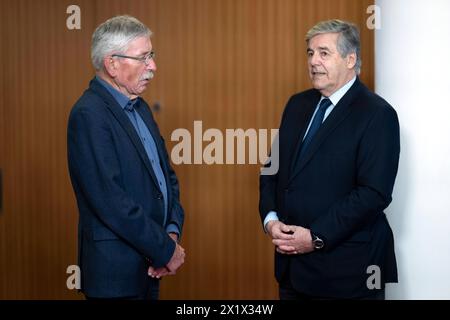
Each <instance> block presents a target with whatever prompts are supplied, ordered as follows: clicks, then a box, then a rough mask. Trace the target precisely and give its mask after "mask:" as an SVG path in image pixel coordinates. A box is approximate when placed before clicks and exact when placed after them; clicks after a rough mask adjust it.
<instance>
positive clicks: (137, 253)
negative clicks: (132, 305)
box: [67, 78, 184, 297]
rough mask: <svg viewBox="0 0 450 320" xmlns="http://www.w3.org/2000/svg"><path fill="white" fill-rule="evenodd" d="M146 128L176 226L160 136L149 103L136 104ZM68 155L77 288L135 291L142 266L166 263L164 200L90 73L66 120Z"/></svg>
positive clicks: (124, 121)
mask: <svg viewBox="0 0 450 320" xmlns="http://www.w3.org/2000/svg"><path fill="white" fill-rule="evenodd" d="M137 111H138V112H139V114H140V116H141V117H142V119H143V120H144V122H145V124H146V125H147V127H148V129H149V131H150V132H151V134H152V136H153V138H154V140H155V143H156V146H157V149H158V154H159V158H160V162H161V167H162V169H163V172H164V175H165V179H166V181H167V189H168V213H167V214H168V216H167V221H166V225H168V224H171V223H172V224H175V225H177V226H178V229H179V230H180V231H181V230H182V227H183V220H184V212H183V209H182V207H181V205H180V201H179V187H178V181H177V178H176V175H175V172H174V171H173V170H172V168H171V166H170V163H169V158H168V154H167V151H166V148H165V145H164V140H163V138H162V137H161V135H160V133H159V129H158V127H157V125H156V122H155V121H154V119H153V116H152V113H151V111H150V109H149V107H148V105H147V104H146V103H145V102H144V101H143V100H142V102H141V105H140V107H139V108H137ZM67 142H68V161H69V171H70V177H71V181H72V185H73V189H74V191H75V195H76V199H77V203H78V209H79V225H78V260H79V261H78V263H79V266H80V268H81V286H82V291H83V292H84V293H85V294H86V295H87V296H92V297H115V296H133V295H139V294H141V293H142V292H143V291H144V290H145V285H146V283H147V280H148V275H147V269H148V267H149V265H152V266H154V267H156V268H158V267H162V266H165V265H166V264H167V263H168V262H169V260H170V258H171V257H172V254H173V252H174V250H175V242H174V241H173V240H172V239H171V238H170V237H169V236H168V234H167V232H166V231H165V226H166V225H163V221H164V201H163V196H162V193H161V191H160V189H159V187H158V182H157V180H156V177H155V174H154V172H153V169H152V166H151V164H150V162H149V159H148V156H147V154H146V152H145V149H144V146H143V145H142V143H141V141H140V139H139V137H138V135H137V133H136V130H135V129H134V127H133V125H132V123H131V122H130V120H129V119H128V117H127V116H126V114H125V113H124V111H123V109H122V108H121V107H120V106H119V104H118V103H117V102H116V101H115V100H114V98H113V97H112V96H111V94H110V93H109V92H108V91H107V90H106V89H105V88H104V87H103V86H102V84H100V83H99V82H98V80H96V79H95V78H94V79H93V80H92V81H91V82H90V86H89V88H88V89H87V90H86V91H85V92H84V94H83V95H82V96H81V98H80V99H79V100H78V101H77V102H76V103H75V105H74V107H73V109H72V111H71V113H70V117H69V123H68V141H67Z"/></svg>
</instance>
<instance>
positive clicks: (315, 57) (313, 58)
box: [309, 53, 319, 66]
mask: <svg viewBox="0 0 450 320" xmlns="http://www.w3.org/2000/svg"><path fill="white" fill-rule="evenodd" d="M309 63H310V64H311V65H312V66H316V65H318V64H319V56H318V54H316V53H313V54H312V55H311V56H309Z"/></svg>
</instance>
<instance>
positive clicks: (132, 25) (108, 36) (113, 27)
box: [91, 15, 152, 71]
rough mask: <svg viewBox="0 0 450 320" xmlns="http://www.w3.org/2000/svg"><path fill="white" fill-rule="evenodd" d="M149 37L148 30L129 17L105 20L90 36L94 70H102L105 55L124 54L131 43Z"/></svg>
mask: <svg viewBox="0 0 450 320" xmlns="http://www.w3.org/2000/svg"><path fill="white" fill-rule="evenodd" d="M151 35H152V32H151V31H150V29H149V28H147V27H146V26H145V25H144V24H143V23H142V22H140V21H139V20H138V19H136V18H134V17H131V16H127V15H125V16H116V17H113V18H111V19H108V20H106V21H105V22H103V23H102V24H101V25H99V26H98V27H97V29H95V31H94V34H93V35H92V46H91V60H92V64H93V65H94V68H95V70H97V71H98V70H101V69H103V59H104V58H105V57H106V56H107V55H109V54H113V53H117V54H124V52H125V51H126V50H127V49H128V46H129V43H130V42H131V41H133V40H134V39H136V38H140V37H150V36H151Z"/></svg>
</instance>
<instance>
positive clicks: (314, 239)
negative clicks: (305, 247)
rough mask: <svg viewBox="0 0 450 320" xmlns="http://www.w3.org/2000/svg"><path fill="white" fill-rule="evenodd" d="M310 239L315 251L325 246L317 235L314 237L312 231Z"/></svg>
mask: <svg viewBox="0 0 450 320" xmlns="http://www.w3.org/2000/svg"><path fill="white" fill-rule="evenodd" d="M311 239H312V243H313V247H314V249H315V250H319V249H322V248H323V246H324V245H325V243H324V242H323V240H322V239H320V238H319V237H318V236H317V235H315V234H314V233H313V232H312V231H311Z"/></svg>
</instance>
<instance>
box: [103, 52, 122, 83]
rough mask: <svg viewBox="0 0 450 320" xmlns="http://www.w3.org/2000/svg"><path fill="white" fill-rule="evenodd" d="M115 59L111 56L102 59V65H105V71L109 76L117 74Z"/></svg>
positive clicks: (112, 76)
mask: <svg viewBox="0 0 450 320" xmlns="http://www.w3.org/2000/svg"><path fill="white" fill-rule="evenodd" d="M117 63H118V62H117V60H116V59H113V57H111V56H106V57H105V58H104V59H103V65H104V66H105V72H106V73H107V74H108V75H109V76H110V77H111V78H114V77H115V76H116V74H117V67H118V64H117Z"/></svg>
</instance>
